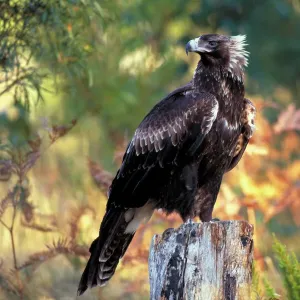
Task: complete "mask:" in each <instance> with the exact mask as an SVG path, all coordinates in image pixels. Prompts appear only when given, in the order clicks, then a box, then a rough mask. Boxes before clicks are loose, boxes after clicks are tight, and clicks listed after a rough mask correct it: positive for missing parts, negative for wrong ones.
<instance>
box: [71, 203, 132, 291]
mask: <svg viewBox="0 0 300 300" xmlns="http://www.w3.org/2000/svg"><path fill="white" fill-rule="evenodd" d="M126 219H127V220H126ZM129 222H130V220H128V215H126V211H124V210H121V209H120V210H119V209H117V208H113V209H109V210H108V211H107V212H106V214H105V216H104V218H103V221H102V224H101V227H100V233H99V237H97V238H96V239H95V240H94V241H93V243H92V245H91V247H90V253H91V256H90V259H89V261H88V263H87V266H86V268H85V270H84V272H83V274H82V277H81V280H80V282H79V286H78V291H77V294H78V295H81V294H83V293H84V292H85V290H86V289H87V288H92V287H94V286H97V285H98V286H103V285H105V284H106V283H107V281H109V279H110V278H111V277H112V276H113V274H114V273H115V270H116V268H117V265H118V263H119V260H120V258H121V257H122V256H123V255H124V253H125V251H126V250H127V248H128V246H129V244H130V242H131V240H132V238H133V236H134V232H132V233H131V232H130V233H126V228H127V226H128V224H129Z"/></svg>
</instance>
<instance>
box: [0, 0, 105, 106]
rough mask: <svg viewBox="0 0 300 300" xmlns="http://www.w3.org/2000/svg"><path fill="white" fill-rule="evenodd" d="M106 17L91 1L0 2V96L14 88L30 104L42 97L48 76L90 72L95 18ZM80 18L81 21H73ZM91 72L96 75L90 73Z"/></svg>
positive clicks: (29, 0) (70, 76)
mask: <svg viewBox="0 0 300 300" xmlns="http://www.w3.org/2000/svg"><path fill="white" fill-rule="evenodd" d="M96 17H97V22H99V23H101V20H102V19H104V18H106V17H107V15H106V13H105V11H103V10H102V8H101V6H100V5H99V3H97V2H96V1H91V0H85V1H84V0H69V1H62V0H22V1H21V0H20V1H14V0H10V1H2V2H1V3H0V37H1V38H0V68H1V71H2V72H4V77H3V79H2V80H1V81H0V84H1V85H0V96H2V95H4V94H5V93H7V92H13V97H14V101H15V102H17V101H23V102H24V103H25V104H26V106H27V108H29V104H30V102H32V98H33V97H32V94H31V93H32V92H35V93H36V96H37V99H38V100H39V99H41V98H42V92H43V85H42V83H43V79H45V78H46V76H49V75H53V74H54V75H58V74H60V75H63V76H67V77H68V78H69V79H71V78H72V79H74V78H78V77H80V76H82V74H90V73H89V70H88V69H87V64H86V59H87V57H88V56H89V55H90V53H91V52H92V51H93V50H94V47H95V41H96V40H97V38H96V36H95V32H94V30H93V26H94V23H95V22H96V21H95V20H96ZM74 20H76V22H74ZM89 76H91V74H90V75H89Z"/></svg>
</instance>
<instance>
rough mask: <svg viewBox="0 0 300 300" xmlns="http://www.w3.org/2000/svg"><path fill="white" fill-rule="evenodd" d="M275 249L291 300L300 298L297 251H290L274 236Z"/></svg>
mask: <svg viewBox="0 0 300 300" xmlns="http://www.w3.org/2000/svg"><path fill="white" fill-rule="evenodd" d="M273 250H274V252H275V255H276V258H277V260H278V263H279V268H280V271H281V274H282V277H283V281H284V286H285V289H286V292H287V295H288V299H289V300H299V299H300V263H299V261H298V260H297V257H296V255H295V253H289V251H288V250H287V249H286V247H285V246H284V245H283V244H281V243H280V242H279V241H278V240H277V239H276V238H274V245H273Z"/></svg>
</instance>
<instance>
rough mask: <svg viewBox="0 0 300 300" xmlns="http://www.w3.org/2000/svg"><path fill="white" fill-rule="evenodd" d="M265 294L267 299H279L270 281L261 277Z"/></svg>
mask: <svg viewBox="0 0 300 300" xmlns="http://www.w3.org/2000/svg"><path fill="white" fill-rule="evenodd" d="M263 283H264V289H265V294H266V297H267V298H268V299H274V300H275V299H279V298H278V297H279V295H278V294H277V293H276V292H275V289H274V288H273V287H272V285H271V283H270V282H269V281H268V279H267V278H265V277H264V278H263Z"/></svg>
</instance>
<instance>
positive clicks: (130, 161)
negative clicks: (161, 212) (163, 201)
mask: <svg viewBox="0 0 300 300" xmlns="http://www.w3.org/2000/svg"><path fill="white" fill-rule="evenodd" d="M217 113H218V102H217V100H216V98H215V97H214V96H212V95H211V94H208V93H194V91H193V90H192V85H191V84H188V85H186V86H184V87H182V88H179V89H178V90H176V91H174V92H173V93H171V94H169V95H168V96H167V97H166V98H165V99H163V100H162V101H161V102H160V103H158V104H157V105H156V106H155V107H154V108H153V109H152V110H151V111H150V113H149V114H148V115H147V116H146V117H145V119H144V120H143V121H142V123H141V124H140V126H139V127H138V128H137V130H136V132H135V134H134V136H133V138H132V140H131V142H130V143H129V145H128V148H127V151H126V153H125V155H124V157H123V163H122V166H121V168H120V170H119V171H118V174H117V176H116V177H115V179H114V180H113V183H112V185H111V189H110V192H109V200H108V204H107V210H106V213H105V215H104V218H103V221H102V224H101V227H100V232H99V237H98V238H97V239H96V240H95V241H94V242H93V243H92V245H91V248H90V252H91V256H90V259H89V261H88V264H87V266H86V268H85V270H84V272H83V274H82V277H81V280H80V283H79V287H78V294H82V293H83V292H84V291H85V290H86V289H87V288H88V287H93V286H96V285H100V286H101V285H104V284H105V283H106V282H107V281H108V280H109V279H110V278H111V276H112V275H113V274H114V272H115V270H116V267H117V265H118V262H119V259H120V258H121V257H122V256H123V255H124V253H125V251H126V249H127V247H128V246H129V244H130V242H131V239H132V238H133V236H134V233H135V231H136V229H137V228H138V226H139V224H140V223H141V222H143V221H145V220H146V219H149V218H150V217H151V215H152V212H153V209H154V207H153V204H152V203H151V202H148V200H149V198H151V195H153V193H155V192H156V193H157V190H159V188H160V187H161V185H163V184H167V181H166V180H168V178H169V177H170V175H171V173H172V172H173V171H174V168H177V167H180V165H182V166H183V165H185V164H186V163H187V162H188V161H189V160H191V159H192V157H195V155H198V153H199V152H201V144H202V142H203V140H204V138H205V136H206V135H207V133H208V132H209V131H210V129H211V127H212V125H213V123H214V121H215V119H216V116H217ZM187 171H188V170H187ZM147 202H148V203H147Z"/></svg>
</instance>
